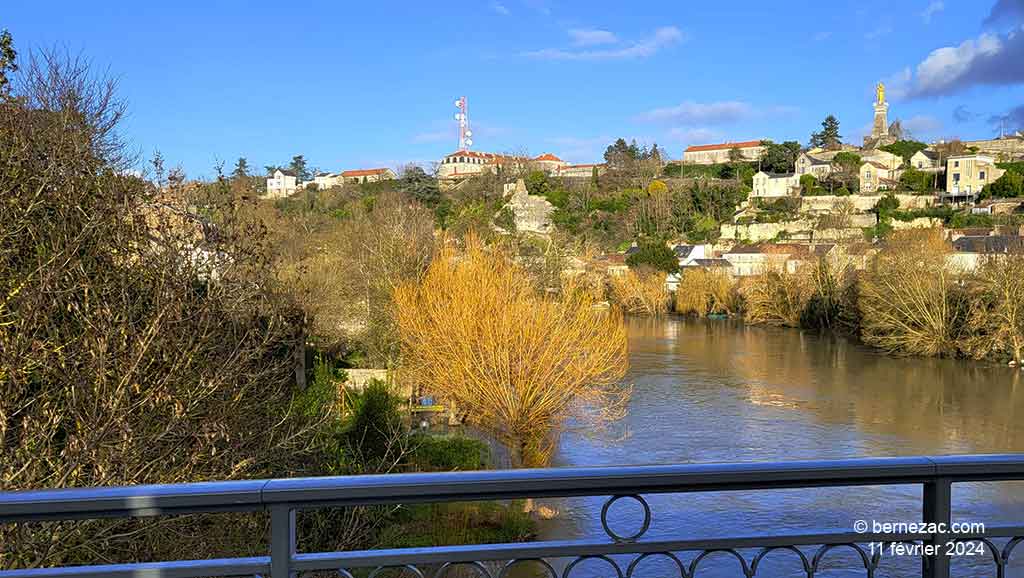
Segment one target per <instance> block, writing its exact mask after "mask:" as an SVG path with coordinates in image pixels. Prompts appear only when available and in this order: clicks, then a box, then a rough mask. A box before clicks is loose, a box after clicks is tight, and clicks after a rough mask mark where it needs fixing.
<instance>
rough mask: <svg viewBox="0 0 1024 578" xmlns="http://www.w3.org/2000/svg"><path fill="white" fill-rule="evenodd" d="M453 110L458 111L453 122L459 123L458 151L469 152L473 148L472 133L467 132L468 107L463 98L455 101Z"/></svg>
mask: <svg viewBox="0 0 1024 578" xmlns="http://www.w3.org/2000/svg"><path fill="white" fill-rule="evenodd" d="M455 108H457V109H459V112H457V113H455V120H456V121H458V123H459V150H460V151H463V150H469V147H471V146H473V139H472V136H473V131H471V130H469V105H468V104H466V97H465V96H462V97H459V99H458V100H456V101H455Z"/></svg>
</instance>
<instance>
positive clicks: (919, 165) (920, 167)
mask: <svg viewBox="0 0 1024 578" xmlns="http://www.w3.org/2000/svg"><path fill="white" fill-rule="evenodd" d="M917 168H919V169H923V168H924V163H922V162H921V161H917Z"/></svg>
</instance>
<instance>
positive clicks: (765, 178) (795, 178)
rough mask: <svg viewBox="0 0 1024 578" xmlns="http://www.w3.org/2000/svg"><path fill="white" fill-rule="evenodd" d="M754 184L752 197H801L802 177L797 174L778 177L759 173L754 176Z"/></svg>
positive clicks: (762, 172)
mask: <svg viewBox="0 0 1024 578" xmlns="http://www.w3.org/2000/svg"><path fill="white" fill-rule="evenodd" d="M753 184H754V188H753V190H752V191H751V192H750V196H751V197H757V198H764V199H775V198H779V197H793V196H800V175H798V174H796V173H786V174H781V175H776V174H769V173H766V172H764V171H758V172H757V173H756V174H755V175H754V178H753Z"/></svg>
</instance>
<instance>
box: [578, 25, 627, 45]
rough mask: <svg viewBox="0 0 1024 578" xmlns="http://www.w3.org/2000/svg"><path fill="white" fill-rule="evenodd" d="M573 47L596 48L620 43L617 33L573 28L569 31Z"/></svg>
mask: <svg viewBox="0 0 1024 578" xmlns="http://www.w3.org/2000/svg"><path fill="white" fill-rule="evenodd" d="M569 37H570V38H572V45H573V46H596V45H598V44H615V43H616V42H618V41H619V39H618V37H617V36H615V33H613V32H609V31H607V30H598V29H596V28H572V29H570V30H569Z"/></svg>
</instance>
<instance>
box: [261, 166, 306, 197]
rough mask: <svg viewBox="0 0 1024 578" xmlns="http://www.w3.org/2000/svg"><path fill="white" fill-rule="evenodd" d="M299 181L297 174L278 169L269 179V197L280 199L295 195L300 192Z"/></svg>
mask: <svg viewBox="0 0 1024 578" xmlns="http://www.w3.org/2000/svg"><path fill="white" fill-rule="evenodd" d="M298 186H299V181H298V178H297V177H296V176H295V173H294V172H292V171H289V170H284V169H277V170H276V171H274V173H273V174H272V175H270V176H269V177H267V195H266V196H267V197H268V198H271V199H280V198H283V197H287V196H289V195H292V194H294V193H295V191H296V190H298Z"/></svg>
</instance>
